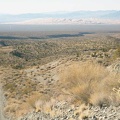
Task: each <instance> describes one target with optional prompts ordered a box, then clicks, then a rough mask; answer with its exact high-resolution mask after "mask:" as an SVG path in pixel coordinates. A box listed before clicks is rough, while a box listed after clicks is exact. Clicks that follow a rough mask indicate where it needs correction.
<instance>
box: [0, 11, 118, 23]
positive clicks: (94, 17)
mask: <svg viewBox="0 0 120 120" xmlns="http://www.w3.org/2000/svg"><path fill="white" fill-rule="evenodd" d="M0 23H1V24H10V23H11V24H107V23H108V24H120V11H116V10H106V11H75V12H54V13H28V14H18V15H10V14H0Z"/></svg>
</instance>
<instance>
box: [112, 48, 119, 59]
mask: <svg viewBox="0 0 120 120" xmlns="http://www.w3.org/2000/svg"><path fill="white" fill-rule="evenodd" d="M119 57H120V46H118V47H117V49H116V50H115V52H114V53H113V56H112V59H113V60H115V59H117V58H119Z"/></svg>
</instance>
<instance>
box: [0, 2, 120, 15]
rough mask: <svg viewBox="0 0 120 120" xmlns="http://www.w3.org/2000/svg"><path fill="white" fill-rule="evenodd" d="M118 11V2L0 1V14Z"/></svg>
mask: <svg viewBox="0 0 120 120" xmlns="http://www.w3.org/2000/svg"><path fill="white" fill-rule="evenodd" d="M78 10H120V0H0V13H9V14H20V13H42V12H54V11H78Z"/></svg>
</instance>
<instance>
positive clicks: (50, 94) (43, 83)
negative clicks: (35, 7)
mask: <svg viewBox="0 0 120 120" xmlns="http://www.w3.org/2000/svg"><path fill="white" fill-rule="evenodd" d="M8 26H9V25H8ZM13 26H14V25H13ZM82 27H83V28H84V26H82ZM3 28H5V27H3ZM98 28H99V27H96V28H95V29H94V30H91V29H90V28H89V26H88V29H87V28H85V29H81V31H80V30H79V29H76V30H74V26H73V29H72V30H69V29H68V28H67V29H66V30H65V31H63V30H62V29H61V30H58V31H56V30H55V29H54V30H51V31H49V30H48V31H44V30H43V31H42V30H41V31H39V30H37V31H32V30H26V31H23V29H22V30H20V29H19V30H18V31H17V30H16V31H15V29H14V30H13V31H10V29H9V30H8V31H6V32H5V31H4V29H1V31H0V86H1V87H0V89H1V92H0V120H119V119H120V30H119V28H118V29H116V27H113V30H112V29H108V28H106V27H105V26H104V27H102V28H101V30H100V29H98ZM41 29H42V28H41ZM43 29H44V28H43ZM89 29H90V30H89Z"/></svg>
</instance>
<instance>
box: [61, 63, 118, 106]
mask: <svg viewBox="0 0 120 120" xmlns="http://www.w3.org/2000/svg"><path fill="white" fill-rule="evenodd" d="M118 80H120V76H119V75H118V74H114V73H111V72H109V71H108V70H107V69H106V68H105V67H103V66H101V65H99V64H97V63H95V62H83V63H75V64H73V65H71V66H69V67H68V68H66V69H65V70H64V72H63V73H62V74H61V90H62V91H63V93H65V94H68V95H70V96H71V97H72V98H73V100H75V101H80V102H81V103H86V104H87V103H91V104H93V105H102V104H103V103H106V104H110V103H112V100H113V98H114V96H115V95H116V101H114V102H117V104H119V103H120V101H118V99H119V95H117V94H114V96H113V94H111V93H112V92H113V91H112V89H113V88H116V87H117V88H118V87H120V84H119V83H118Z"/></svg>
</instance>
